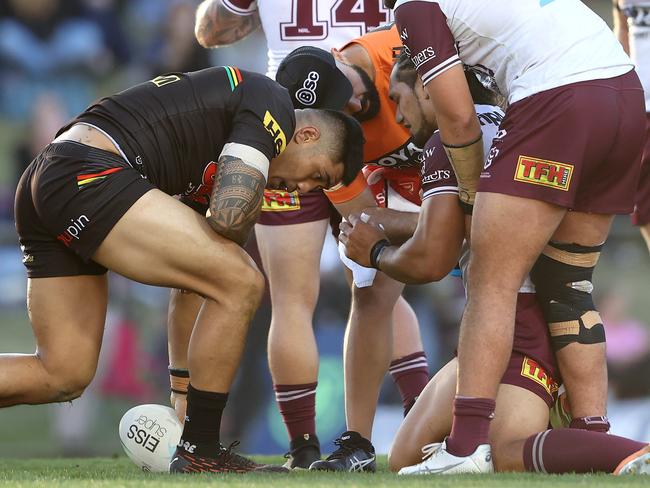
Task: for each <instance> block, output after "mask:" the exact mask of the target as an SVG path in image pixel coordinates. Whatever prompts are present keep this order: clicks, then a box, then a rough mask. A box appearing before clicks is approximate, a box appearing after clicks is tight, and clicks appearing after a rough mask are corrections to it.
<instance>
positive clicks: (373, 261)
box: [370, 239, 390, 269]
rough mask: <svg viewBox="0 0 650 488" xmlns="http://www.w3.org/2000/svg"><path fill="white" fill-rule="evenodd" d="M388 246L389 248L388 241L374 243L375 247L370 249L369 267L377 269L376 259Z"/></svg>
mask: <svg viewBox="0 0 650 488" xmlns="http://www.w3.org/2000/svg"><path fill="white" fill-rule="evenodd" d="M388 246H390V241H389V240H388V239H382V240H381V241H377V242H375V245H374V246H372V249H370V266H372V267H373V268H376V269H379V263H378V262H377V259H378V258H379V255H380V254H381V251H382V250H383V249H384V248H385V247H388Z"/></svg>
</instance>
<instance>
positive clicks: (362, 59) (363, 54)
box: [341, 38, 375, 79]
mask: <svg viewBox="0 0 650 488" xmlns="http://www.w3.org/2000/svg"><path fill="white" fill-rule="evenodd" d="M361 39H362V38H359V39H354V40H352V41H350V42H348V43H347V44H346V45H345V46H343V48H342V49H341V52H342V53H344V54H345V57H346V58H347V59H348V61H350V63H351V64H354V65H356V66H359V67H360V68H361V69H362V70H364V71H365V72H366V73H368V76H370V78H371V79H372V78H374V77H375V65H374V63H373V62H372V58H371V57H370V54H369V53H368V50H367V49H366V47H365V46H364V45H363V44H362V43H361V42H359V41H360V40H361Z"/></svg>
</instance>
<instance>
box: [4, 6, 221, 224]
mask: <svg viewBox="0 0 650 488" xmlns="http://www.w3.org/2000/svg"><path fill="white" fill-rule="evenodd" d="M196 4H197V2H195V1H192V0H129V1H126V0H65V1H64V0H29V1H24V0H5V1H3V2H0V119H2V122H3V127H6V128H7V130H8V131H9V132H11V133H13V134H14V135H15V136H16V137H12V140H11V141H10V142H11V144H9V145H10V146H11V147H6V146H5V151H4V154H3V155H2V156H4V157H2V156H0V157H2V160H0V162H1V163H3V164H1V165H2V166H3V170H4V171H1V172H0V181H2V183H3V188H2V196H0V216H1V217H3V218H5V219H7V218H10V216H11V203H12V202H11V197H12V189H13V187H14V186H15V183H16V181H17V179H18V178H19V177H20V175H21V174H22V171H23V169H24V168H25V167H26V166H27V165H28V164H29V162H30V161H31V159H32V158H33V157H34V156H35V154H36V153H37V152H38V151H40V149H41V148H43V147H44V146H45V145H46V144H47V143H48V142H49V141H50V140H51V139H52V137H53V135H54V133H55V132H56V130H57V129H58V128H59V127H60V126H61V125H63V123H64V122H65V121H66V120H67V119H68V118H70V117H71V116H73V115H76V114H77V113H78V112H81V111H82V110H83V109H84V108H85V107H86V106H87V105H88V104H89V103H90V102H91V101H92V100H93V99H95V98H96V97H97V96H99V95H101V94H108V93H110V92H112V91H115V90H119V89H121V88H124V87H127V86H129V85H131V84H134V83H137V82H140V81H143V80H146V79H148V78H151V77H152V75H153V74H154V73H160V72H168V71H192V70H196V69H200V68H204V67H206V66H208V65H209V63H210V56H209V52H208V51H206V50H205V49H202V48H201V47H200V46H199V45H198V44H197V42H196V41H195V39H194V12H195V9H196ZM5 163H6V164H5Z"/></svg>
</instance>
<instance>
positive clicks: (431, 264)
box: [409, 258, 453, 285]
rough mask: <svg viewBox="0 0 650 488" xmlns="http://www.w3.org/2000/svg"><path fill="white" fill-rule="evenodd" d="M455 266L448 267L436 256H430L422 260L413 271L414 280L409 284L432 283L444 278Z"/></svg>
mask: <svg viewBox="0 0 650 488" xmlns="http://www.w3.org/2000/svg"><path fill="white" fill-rule="evenodd" d="M452 269H453V267H448V266H445V265H443V264H441V263H440V262H439V261H438V260H437V259H436V258H429V259H425V260H423V261H422V263H421V264H420V265H419V266H418V267H417V268H416V269H414V270H413V271H412V273H413V275H412V278H413V279H412V281H410V283H409V284H413V285H423V284H425V283H432V282H435V281H440V280H442V279H443V278H444V277H445V276H447V275H448V274H449V272H450V271H451V270H452Z"/></svg>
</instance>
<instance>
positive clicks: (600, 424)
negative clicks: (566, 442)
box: [569, 417, 610, 434]
mask: <svg viewBox="0 0 650 488" xmlns="http://www.w3.org/2000/svg"><path fill="white" fill-rule="evenodd" d="M609 427H610V425H609V419H608V418H607V417H578V418H576V419H571V423H570V424H569V428H571V429H581V430H590V431H592V432H602V433H603V434H606V433H607V432H609Z"/></svg>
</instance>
